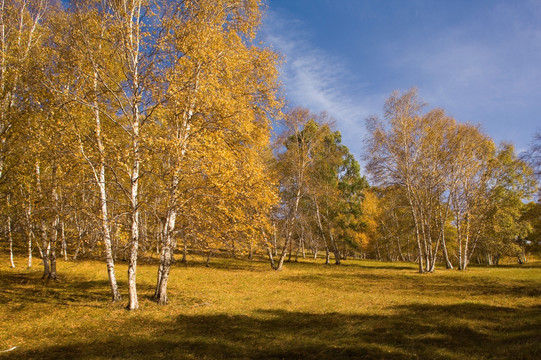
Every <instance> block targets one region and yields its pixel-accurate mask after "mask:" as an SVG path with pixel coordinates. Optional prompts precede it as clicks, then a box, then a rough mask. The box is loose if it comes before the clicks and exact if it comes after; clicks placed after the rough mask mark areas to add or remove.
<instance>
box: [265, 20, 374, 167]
mask: <svg viewBox="0 0 541 360" xmlns="http://www.w3.org/2000/svg"><path fill="white" fill-rule="evenodd" d="M263 32H264V37H265V41H266V42H267V43H268V44H269V45H270V46H271V47H272V48H273V49H274V50H275V51H277V52H279V53H281V54H282V55H283V56H284V58H285V59H284V60H285V64H284V65H283V69H282V81H283V83H284V85H285V92H286V97H287V99H288V100H289V102H290V103H291V105H293V106H302V107H306V108H308V109H310V110H311V111H313V112H321V111H326V112H327V113H328V114H329V115H330V116H331V117H332V118H334V119H335V120H336V125H337V128H338V130H340V132H341V133H342V140H343V143H344V144H346V145H347V146H348V147H349V148H350V151H351V152H352V153H353V154H354V155H356V156H357V157H359V156H360V154H361V150H362V139H363V138H364V133H365V128H364V119H365V118H366V117H368V116H369V115H371V114H373V113H374V112H376V111H379V108H381V104H383V100H382V99H378V100H377V101H370V100H371V99H372V98H373V96H371V97H368V96H365V97H363V98H359V97H361V96H362V95H361V93H362V91H361V90H362V88H363V84H352V79H354V78H356V77H358V74H352V73H350V72H349V71H348V69H346V68H345V67H344V65H343V63H344V62H343V60H342V59H340V57H339V56H336V55H333V54H329V53H327V52H325V51H323V50H322V49H321V48H318V47H317V46H315V45H313V44H312V41H311V36H310V34H309V33H307V32H306V30H305V29H304V28H303V24H302V23H301V22H299V21H298V20H295V19H292V18H288V17H287V16H286V15H283V14H278V13H276V12H273V11H271V10H269V11H268V12H267V18H266V20H265V25H264V28H263ZM355 87H356V88H355ZM373 104H377V106H378V108H377V109H374V108H373Z"/></svg>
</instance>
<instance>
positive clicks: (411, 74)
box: [261, 0, 541, 158]
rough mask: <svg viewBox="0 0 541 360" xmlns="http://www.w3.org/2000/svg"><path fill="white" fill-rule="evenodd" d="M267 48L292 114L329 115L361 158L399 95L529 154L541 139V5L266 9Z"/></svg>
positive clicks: (476, 0)
mask: <svg viewBox="0 0 541 360" xmlns="http://www.w3.org/2000/svg"><path fill="white" fill-rule="evenodd" d="M267 6H268V9H267V12H266V16H265V19H264V21H263V26H262V30H261V34H262V38H263V39H264V41H265V42H266V43H267V44H269V45H271V46H272V47H273V48H274V49H275V50H276V51H277V52H279V53H281V54H282V55H283V56H284V58H285V64H284V65H283V68H282V81H283V83H284V86H285V95H286V98H287V100H288V102H289V104H290V105H291V106H303V107H307V108H309V109H311V110H312V111H314V112H320V111H323V110H326V111H327V112H328V113H329V114H330V115H331V116H332V117H334V118H335V119H336V121H337V128H338V129H339V130H340V131H341V132H342V134H343V142H344V143H345V144H346V145H347V146H348V147H349V148H350V150H351V151H352V153H354V154H355V155H356V157H357V158H360V154H361V153H362V139H363V137H364V134H365V128H364V120H365V119H366V118H367V117H368V116H370V115H374V114H376V115H381V113H382V108H383V104H384V101H385V99H386V98H387V97H388V96H389V94H390V93H391V92H392V91H393V90H407V89H409V88H410V87H413V86H416V87H417V88H418V89H419V93H420V95H421V97H422V98H423V99H424V100H425V101H426V102H428V103H429V107H430V108H433V107H442V108H444V109H445V110H446V111H447V113H448V114H449V115H451V116H453V117H455V118H456V119H457V120H458V121H461V122H471V123H479V124H481V127H482V129H483V130H484V131H485V132H486V133H487V134H488V135H490V136H491V137H492V138H494V140H495V141H496V142H498V143H499V142H501V141H510V142H513V143H514V144H515V146H516V148H517V150H518V151H521V150H524V149H526V148H527V147H528V144H529V143H530V141H531V140H532V136H533V134H534V132H535V131H536V130H540V129H541V114H540V113H541V1H539V0H531V1H530V0H520V1H518V0H517V1H511V0H507V1H498V0H490V1H488V0H469V1H464V0H449V1H446V0H380V1H376V0H371V1H368V0H366V1H365V0H268V1H267Z"/></svg>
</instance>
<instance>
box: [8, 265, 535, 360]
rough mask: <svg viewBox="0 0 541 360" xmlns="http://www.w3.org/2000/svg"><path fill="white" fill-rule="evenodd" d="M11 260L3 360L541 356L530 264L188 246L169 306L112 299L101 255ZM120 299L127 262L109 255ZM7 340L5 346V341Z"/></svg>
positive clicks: (148, 269)
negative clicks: (279, 267)
mask: <svg viewBox="0 0 541 360" xmlns="http://www.w3.org/2000/svg"><path fill="white" fill-rule="evenodd" d="M25 264H26V259H24V258H17V259H16V265H17V266H18V267H17V268H15V269H11V268H10V267H9V259H8V258H7V257H6V256H0V351H3V352H0V359H4V358H6V359H74V358H75V359H96V358H97V359H110V358H113V359H148V358H158V359H205V358H209V359H225V358H227V359H229V358H254V359H269V358H272V359H274V358H275V359H283V358H308V359H323V358H334V359H344V358H356V359H359V358H361V359H362V358H367V359H372V358H375V359H460V360H463V359H540V358H541V264H539V263H530V264H527V265H526V266H522V267H520V266H510V265H507V266H500V267H493V268H488V267H472V268H470V269H469V270H468V271H466V272H459V271H456V270H452V271H447V270H444V269H437V271H436V272H435V273H434V274H424V275H421V274H418V273H417V272H416V270H417V266H416V265H415V264H405V263H383V262H371V261H360V260H348V261H346V262H345V264H344V265H342V266H324V265H323V264H322V262H321V261H313V260H303V261H301V262H299V263H286V264H285V268H284V271H282V272H275V271H272V270H271V269H270V266H269V265H268V263H267V262H264V261H247V260H231V259H214V260H213V261H212V262H211V267H210V268H207V267H205V266H204V261H203V259H202V258H197V257H194V258H192V259H191V263H189V264H188V265H183V264H179V263H177V264H175V266H174V268H173V269H172V273H171V279H170V285H169V299H170V303H169V304H168V305H167V306H158V305H156V304H155V303H154V302H152V300H151V296H152V294H153V291H154V284H155V277H156V266H155V265H140V266H139V268H138V291H139V297H140V305H141V310H139V311H136V312H128V311H126V310H124V308H123V306H125V305H126V303H127V300H126V301H123V302H122V304H112V303H111V302H110V301H109V288H108V283H107V274H106V269H105V264H104V263H101V262H97V261H77V262H71V261H68V262H64V261H60V262H59V264H58V273H59V275H60V281H58V282H52V281H49V282H47V281H44V280H42V279H41V271H42V269H41V267H40V265H41V263H40V262H39V259H35V263H34V267H32V268H31V269H26V266H25ZM116 269H117V276H118V278H119V281H120V286H121V290H122V292H123V296H124V298H127V282H126V279H127V266H126V264H122V263H119V264H117V268H116ZM12 347H16V348H15V349H14V350H12V351H8V352H5V350H7V349H11V348H12Z"/></svg>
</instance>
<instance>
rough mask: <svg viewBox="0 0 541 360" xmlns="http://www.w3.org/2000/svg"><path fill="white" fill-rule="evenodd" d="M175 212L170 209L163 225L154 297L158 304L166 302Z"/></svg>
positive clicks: (172, 248)
mask: <svg viewBox="0 0 541 360" xmlns="http://www.w3.org/2000/svg"><path fill="white" fill-rule="evenodd" d="M176 217H177V213H176V211H175V210H174V208H173V209H170V210H169V211H168V214H167V219H166V222H165V225H164V234H163V240H164V242H163V244H162V255H161V256H160V267H159V270H158V284H157V286H156V292H155V298H156V301H157V303H158V304H159V305H165V304H167V282H168V280H169V273H170V271H171V263H172V259H173V256H172V253H173V250H174V240H173V231H174V229H175V221H176Z"/></svg>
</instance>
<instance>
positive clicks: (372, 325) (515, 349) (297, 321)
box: [4, 303, 541, 359]
mask: <svg viewBox="0 0 541 360" xmlns="http://www.w3.org/2000/svg"><path fill="white" fill-rule="evenodd" d="M393 310H394V311H393V312H392V314H390V315H364V314H353V315H346V314H338V313H329V314H311V313H302V312H289V311H283V310H272V311H263V310H262V311H257V312H255V313H254V314H252V315H251V316H242V315H235V316H229V315H227V314H216V315H182V316H178V317H176V318H173V319H170V320H166V321H161V320H148V321H146V322H145V323H144V327H145V329H148V330H147V331H145V330H144V329H143V330H142V329H140V327H141V319H140V318H139V319H137V318H127V319H126V320H125V322H124V327H123V329H118V331H116V332H114V333H102V334H97V335H96V336H95V337H94V338H93V339H92V340H91V341H78V342H77V341H76V342H75V343H66V344H51V346H49V347H47V348H43V349H34V350H30V349H29V350H25V349H16V350H14V351H13V352H11V353H9V354H4V357H6V358H13V359H19V358H27V359H71V358H77V359H94V358H126V359H128V358H135V359H149V358H152V359H291V358H293V359H295V358H302V359H326V358H333V359H464V358H467V359H474V358H475V359H510V358H513V359H539V358H541V333H540V332H539V330H540V329H541V307H530V308H524V309H512V308H505V307H496V306H489V305H480V304H474V303H462V304H456V305H449V306H447V305H446V306H442V305H426V304H411V305H407V306H398V307H396V308H394V309H393ZM150 330H151V331H150Z"/></svg>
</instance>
